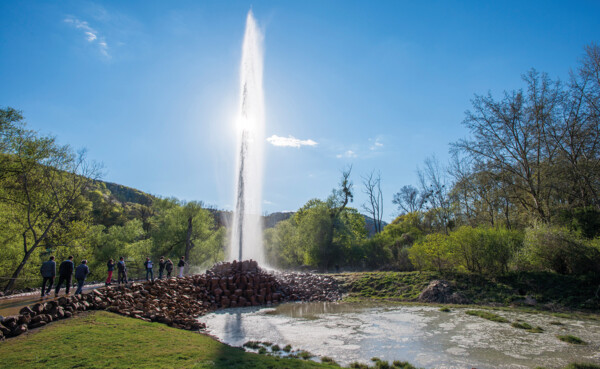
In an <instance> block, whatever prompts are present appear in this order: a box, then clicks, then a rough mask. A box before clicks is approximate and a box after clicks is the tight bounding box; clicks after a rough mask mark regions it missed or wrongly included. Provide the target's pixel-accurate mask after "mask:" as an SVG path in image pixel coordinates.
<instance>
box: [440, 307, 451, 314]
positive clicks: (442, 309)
mask: <svg viewBox="0 0 600 369" xmlns="http://www.w3.org/2000/svg"><path fill="white" fill-rule="evenodd" d="M440 311H441V312H444V313H449V312H450V308H448V307H441V308H440Z"/></svg>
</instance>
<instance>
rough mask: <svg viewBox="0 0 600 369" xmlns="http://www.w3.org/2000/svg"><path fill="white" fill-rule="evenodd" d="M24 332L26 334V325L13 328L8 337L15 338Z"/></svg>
mask: <svg viewBox="0 0 600 369" xmlns="http://www.w3.org/2000/svg"><path fill="white" fill-rule="evenodd" d="M25 332H27V324H20V325H17V326H16V327H15V328H13V330H12V331H11V332H10V335H11V337H17V336H20V335H22V334H23V333H25Z"/></svg>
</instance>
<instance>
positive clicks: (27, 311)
mask: <svg viewBox="0 0 600 369" xmlns="http://www.w3.org/2000/svg"><path fill="white" fill-rule="evenodd" d="M19 314H21V315H23V314H28V315H30V316H34V315H35V312H34V311H33V310H32V309H31V308H30V307H29V306H25V307H24V308H22V309H21V310H19Z"/></svg>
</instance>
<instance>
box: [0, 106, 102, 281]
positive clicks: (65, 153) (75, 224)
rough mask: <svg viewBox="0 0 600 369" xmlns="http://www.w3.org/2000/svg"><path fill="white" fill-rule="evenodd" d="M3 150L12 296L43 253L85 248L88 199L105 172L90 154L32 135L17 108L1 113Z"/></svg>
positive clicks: (2, 203) (0, 201) (1, 184)
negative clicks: (94, 182)
mask: <svg viewBox="0 0 600 369" xmlns="http://www.w3.org/2000/svg"><path fill="white" fill-rule="evenodd" d="M0 148H1V149H2V151H0V173H1V174H0V207H1V210H0V211H2V212H4V215H5V216H6V218H5V221H6V222H7V223H8V225H7V226H5V227H4V228H3V231H8V232H7V233H4V234H3V235H2V236H0V237H1V238H2V239H4V241H5V244H4V245H3V246H4V247H2V250H1V251H0V252H2V253H6V254H8V255H10V256H11V259H10V260H12V262H13V268H14V269H13V271H12V274H10V278H9V279H8V283H7V284H6V286H5V291H7V290H10V289H12V288H13V286H14V285H15V282H16V281H17V280H18V279H19V278H21V273H22V272H23V271H24V270H26V272H30V269H29V268H30V266H29V265H28V262H29V260H30V259H32V260H35V259H38V257H39V256H40V249H42V248H45V249H46V250H52V249H54V248H56V247H59V245H60V246H63V247H71V248H73V247H77V246H78V245H79V243H80V240H81V238H82V237H83V235H84V233H85V228H86V227H85V224H86V223H87V211H88V209H89V203H88V202H87V201H86V200H85V199H84V198H83V194H84V191H85V190H86V188H87V187H88V186H89V184H90V183H91V182H92V180H93V179H94V178H95V177H96V176H97V175H99V167H98V166H97V165H95V164H93V163H89V162H88V161H87V160H86V158H85V151H81V152H79V153H77V154H76V153H74V152H73V151H72V150H71V149H70V148H69V147H68V146H62V145H59V144H57V142H56V139H55V138H54V137H49V136H40V135H39V134H38V133H37V132H35V131H32V130H28V129H26V128H25V123H24V122H23V117H22V116H21V114H20V113H19V112H17V111H15V110H14V109H11V108H7V109H0ZM17 239H18V240H19V241H17ZM20 247H22V248H21V249H20V250H19V251H16V250H17V249H18V248H20ZM3 256H4V255H3ZM19 260H20V262H19ZM38 260H39V259H38ZM36 261H37V260H36ZM15 266H16V268H15ZM6 272H8V270H5V271H4V273H3V274H4V275H8V274H7V273H6Z"/></svg>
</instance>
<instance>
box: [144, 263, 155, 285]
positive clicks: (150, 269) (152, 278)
mask: <svg viewBox="0 0 600 369" xmlns="http://www.w3.org/2000/svg"><path fill="white" fill-rule="evenodd" d="M144 267H146V281H148V274H150V279H151V280H152V283H154V272H153V271H152V260H150V258H146V262H145V263H144Z"/></svg>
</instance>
